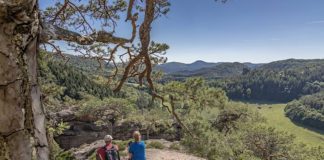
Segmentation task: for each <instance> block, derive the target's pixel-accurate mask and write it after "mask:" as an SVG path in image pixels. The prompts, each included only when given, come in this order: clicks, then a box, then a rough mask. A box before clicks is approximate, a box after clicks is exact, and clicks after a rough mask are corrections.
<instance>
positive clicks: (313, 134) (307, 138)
mask: <svg viewBox="0 0 324 160" xmlns="http://www.w3.org/2000/svg"><path fill="white" fill-rule="evenodd" d="M249 106H251V107H255V108H256V110H257V111H258V112H260V113H261V115H262V116H264V117H265V118H266V119H267V124H268V125H270V126H272V127H275V128H277V129H279V130H282V131H286V132H289V133H291V134H294V135H295V136H296V139H297V140H298V141H300V142H302V143H305V144H308V145H311V146H318V145H320V146H322V147H324V132H323V131H321V130H316V129H309V128H308V127H303V126H302V125H297V124H295V123H293V122H292V121H291V120H290V119H289V118H288V117H286V116H285V112H284V108H285V107H286V104H261V105H257V104H249Z"/></svg>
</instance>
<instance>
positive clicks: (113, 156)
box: [96, 135, 120, 160]
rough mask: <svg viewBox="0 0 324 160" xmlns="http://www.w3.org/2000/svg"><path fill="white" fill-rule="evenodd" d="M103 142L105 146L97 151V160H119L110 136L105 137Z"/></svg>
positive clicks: (115, 146)
mask: <svg viewBox="0 0 324 160" xmlns="http://www.w3.org/2000/svg"><path fill="white" fill-rule="evenodd" d="M104 140H105V143H106V144H105V146H103V147H100V148H98V150H97V156H96V157H97V160H120V157H119V152H118V146H117V145H113V144H112V140H113V138H112V136H111V135H106V136H105V137H104Z"/></svg>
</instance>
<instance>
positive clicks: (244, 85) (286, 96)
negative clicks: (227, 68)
mask: <svg viewBox="0 0 324 160" xmlns="http://www.w3.org/2000/svg"><path fill="white" fill-rule="evenodd" d="M323 82H324V59H313V60H300V59H288V60H282V61H275V62H271V63H268V64H264V65H262V66H260V67H258V68H256V69H254V70H250V71H247V72H246V73H245V74H242V75H239V76H235V77H231V78H229V79H224V80H220V81H215V82H214V84H212V86H215V87H221V88H223V89H224V90H225V91H226V92H227V95H228V96H229V97H230V98H232V99H247V100H266V101H277V102H278V101H279V102H288V101H291V100H293V99H296V98H299V97H300V96H302V95H307V94H313V93H316V92H319V91H320V90H321V88H322V87H321V84H322V83H323Z"/></svg>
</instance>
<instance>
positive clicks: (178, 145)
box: [169, 143, 180, 151]
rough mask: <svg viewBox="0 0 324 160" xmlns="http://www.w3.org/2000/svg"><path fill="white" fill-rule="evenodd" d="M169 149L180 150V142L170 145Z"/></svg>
mask: <svg viewBox="0 0 324 160" xmlns="http://www.w3.org/2000/svg"><path fill="white" fill-rule="evenodd" d="M169 149H171V150H176V151H179V150H180V144H179V143H172V144H171V145H170V147H169Z"/></svg>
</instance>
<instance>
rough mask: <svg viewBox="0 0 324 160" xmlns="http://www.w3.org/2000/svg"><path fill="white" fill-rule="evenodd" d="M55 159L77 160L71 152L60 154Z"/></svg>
mask: <svg viewBox="0 0 324 160" xmlns="http://www.w3.org/2000/svg"><path fill="white" fill-rule="evenodd" d="M55 159H56V160H75V158H74V156H73V155H72V153H71V152H69V151H66V152H62V153H60V154H59V155H58V156H57V157H56V158H55Z"/></svg>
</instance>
